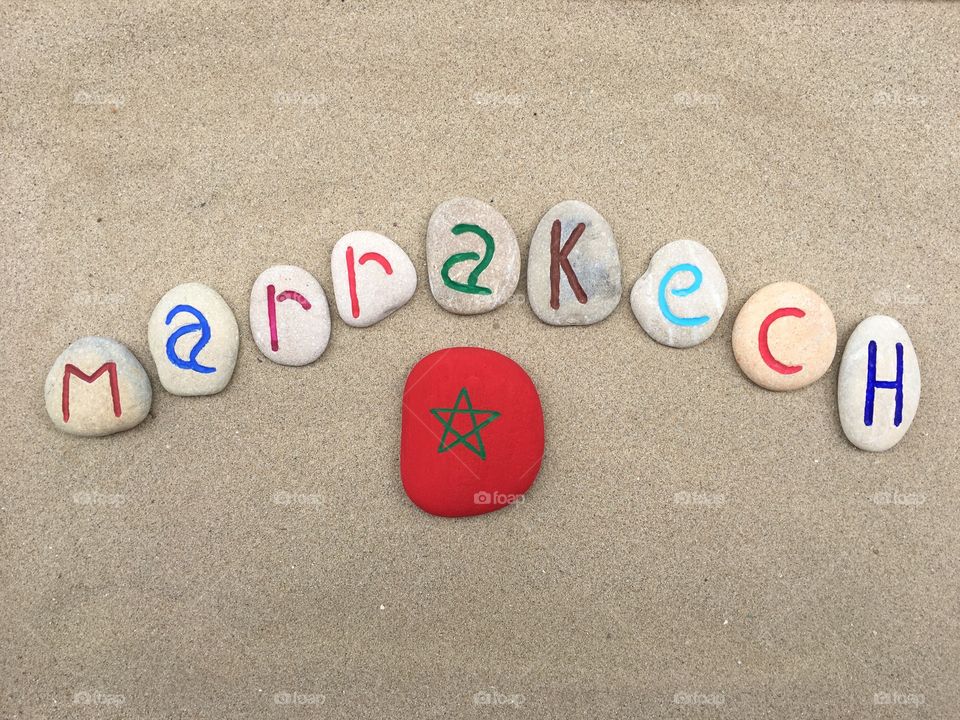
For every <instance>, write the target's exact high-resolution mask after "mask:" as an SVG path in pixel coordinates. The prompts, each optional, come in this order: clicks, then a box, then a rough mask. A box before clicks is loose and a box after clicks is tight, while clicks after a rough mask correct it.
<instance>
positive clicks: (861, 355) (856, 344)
mask: <svg viewBox="0 0 960 720" xmlns="http://www.w3.org/2000/svg"><path fill="white" fill-rule="evenodd" d="M919 404H920V363H919V361H918V360H917V352H916V349H915V348H914V347H913V343H912V342H911V341H910V336H909V335H908V334H907V331H906V330H905V329H904V327H903V325H901V324H900V323H899V322H897V321H896V320H895V319H894V318H892V317H889V316H887V315H874V316H872V317H868V318H867V319H866V320H864V321H863V322H861V323H860V324H859V325H857V327H856V329H855V330H854V331H853V334H851V335H850V339H849V340H847V345H846V347H845V348H844V350H843V357H842V358H841V359H840V374H839V379H838V381H837V406H838V408H839V411H840V425H841V426H842V427H843V432H844V434H845V435H846V436H847V438H848V439H849V440H850V442H851V443H853V444H854V445H856V446H857V447H858V448H861V449H863V450H872V451H874V452H881V451H883V450H889V449H890V448H892V447H893V446H894V445H896V444H897V443H898V442H900V440H901V439H902V438H903V436H904V435H906V433H907V430H909V429H910V425H911V424H912V423H913V418H914V417H915V416H916V414H917V407H918V406H919Z"/></svg>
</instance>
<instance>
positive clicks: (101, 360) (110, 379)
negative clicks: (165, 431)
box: [43, 337, 153, 437]
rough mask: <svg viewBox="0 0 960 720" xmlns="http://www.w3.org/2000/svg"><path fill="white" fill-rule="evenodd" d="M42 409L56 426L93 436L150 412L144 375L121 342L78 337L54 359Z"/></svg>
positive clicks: (147, 381) (150, 400)
mask: <svg viewBox="0 0 960 720" xmlns="http://www.w3.org/2000/svg"><path fill="white" fill-rule="evenodd" d="M43 395H44V402H45V405H46V408H47V414H48V415H49V416H50V419H51V420H52V421H53V424H54V426H56V428H57V429H58V430H62V431H63V432H65V433H70V434H71V435H84V436H91V437H92V436H99V435H110V434H112V433H116V432H120V431H121V430H129V429H130V428H132V427H134V426H135V425H139V424H140V423H141V422H142V421H143V419H144V418H145V417H147V414H148V413H149V412H150V406H151V405H152V403H153V390H152V389H151V387H150V378H149V377H148V376H147V373H146V371H145V370H144V369H143V366H142V365H141V364H140V361H139V360H137V358H136V357H134V355H133V353H132V352H130V351H129V350H128V349H127V348H126V347H124V346H123V345H121V344H120V343H118V342H117V341H116V340H111V339H110V338H104V337H83V338H80V339H79V340H77V341H75V342H74V343H72V344H71V345H70V347H68V348H67V349H66V350H64V351H63V352H62V353H60V356H59V357H58V358H57V359H56V360H54V362H53V367H52V368H50V372H49V373H47V380H46V382H45V383H44V388H43Z"/></svg>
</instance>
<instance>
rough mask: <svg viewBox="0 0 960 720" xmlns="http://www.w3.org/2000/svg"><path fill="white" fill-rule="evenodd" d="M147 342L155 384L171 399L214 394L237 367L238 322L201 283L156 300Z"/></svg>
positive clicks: (212, 290) (219, 299)
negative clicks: (160, 386) (173, 397)
mask: <svg viewBox="0 0 960 720" xmlns="http://www.w3.org/2000/svg"><path fill="white" fill-rule="evenodd" d="M147 340H148V341H149V344H150V354H151V355H152V356H153V362H154V364H155V365H156V366H157V375H158V376H159V377H160V384H161V385H163V387H164V389H165V390H166V391H167V392H169V393H172V394H174V395H215V394H216V393H218V392H220V391H221V390H223V389H224V388H225V387H226V386H227V384H228V383H229V382H230V378H231V377H233V370H234V368H235V367H236V366H237V352H238V350H239V347H240V330H239V328H238V327H237V319H236V317H234V314H233V311H232V310H231V309H230V306H229V305H227V303H226V301H225V300H224V299H223V298H222V297H220V294H219V293H218V292H217V291H216V290H214V289H213V288H211V287H208V286H206V285H204V284H203V283H197V282H191V283H184V284H183V285H177V286H176V287H175V288H173V289H172V290H170V291H169V292H167V293H166V294H165V295H164V296H163V297H162V298H160V301H159V302H158V303H157V305H156V307H155V308H154V309H153V314H152V315H151V316H150V322H149V324H148V325H147ZM171 341H172V342H171Z"/></svg>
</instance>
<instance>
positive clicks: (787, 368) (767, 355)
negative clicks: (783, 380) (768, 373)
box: [759, 308, 806, 375]
mask: <svg viewBox="0 0 960 720" xmlns="http://www.w3.org/2000/svg"><path fill="white" fill-rule="evenodd" d="M804 315H806V313H805V312H804V311H803V310H801V309H800V308H780V309H779V310H774V311H773V312H772V313H770V314H769V315H767V317H766V318H765V319H764V321H763V322H762V323H760V338H759V340H760V357H762V358H763V361H764V362H765V363H766V364H767V365H769V366H770V367H771V368H772V369H773V370H776V371H777V372H778V373H780V374H781V375H792V374H793V373H798V372H800V371H801V370H803V365H784V364H783V363H782V362H780V361H779V360H777V359H776V358H775V357H774V356H773V353H771V352H770V345H769V344H768V343H767V333H768V332H769V331H770V326H771V325H772V324H773V323H774V322H776V321H777V320H779V319H780V318H782V317H787V316H790V317H798V318H802V317H803V316H804Z"/></svg>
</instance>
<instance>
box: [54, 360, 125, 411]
mask: <svg viewBox="0 0 960 720" xmlns="http://www.w3.org/2000/svg"><path fill="white" fill-rule="evenodd" d="M104 373H107V374H108V375H109V376H110V395H111V397H112V398H113V414H114V415H116V416H117V417H120V386H119V383H118V382H117V364H116V363H115V362H107V363H104V364H103V365H101V366H100V367H98V368H97V371H96V372H95V373H93V375H87V374H86V373H85V372H83V370H81V369H80V368H78V367H77V366H76V365H71V364H70V363H67V364H66V366H64V368H63V399H62V401H61V405H62V409H63V421H64V422H70V376H71V375H76V376H77V377H78V378H80V379H81V380H83V381H84V382H86V383H92V382H93V381H94V380H96V379H97V378H98V377H100V376H101V375H103V374H104Z"/></svg>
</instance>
